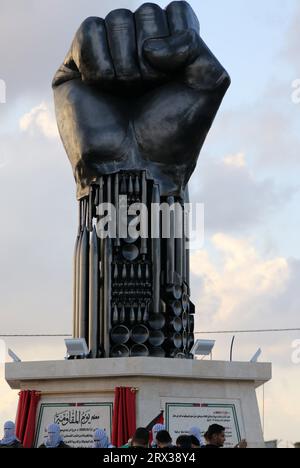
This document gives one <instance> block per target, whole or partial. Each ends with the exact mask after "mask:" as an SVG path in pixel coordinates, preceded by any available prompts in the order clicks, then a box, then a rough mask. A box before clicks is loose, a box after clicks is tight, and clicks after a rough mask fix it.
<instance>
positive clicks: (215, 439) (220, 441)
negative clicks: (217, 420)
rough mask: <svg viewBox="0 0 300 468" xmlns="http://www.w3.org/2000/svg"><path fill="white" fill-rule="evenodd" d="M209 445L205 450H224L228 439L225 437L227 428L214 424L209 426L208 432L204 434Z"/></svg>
mask: <svg viewBox="0 0 300 468" xmlns="http://www.w3.org/2000/svg"><path fill="white" fill-rule="evenodd" d="M204 437H205V440H206V441H207V444H206V445H205V447H204V448H214V449H217V448H222V447H224V444H225V441H226V437H225V427H223V426H219V424H213V425H212V426H209V428H208V431H207V432H206V434H204Z"/></svg>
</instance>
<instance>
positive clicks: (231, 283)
mask: <svg viewBox="0 0 300 468" xmlns="http://www.w3.org/2000/svg"><path fill="white" fill-rule="evenodd" d="M212 246H213V249H214V254H216V255H217V261H216V260H215V258H214V257H213V255H210V254H209V253H208V251H205V250H202V251H198V252H197V253H195V254H194V255H193V256H192V259H191V270H192V273H193V274H194V275H196V276H197V277H198V278H199V279H200V281H201V286H202V288H201V293H200V294H199V295H198V303H197V306H198V309H199V310H201V311H202V317H203V316H204V315H205V316H206V317H207V318H209V320H210V322H211V321H213V322H214V323H218V325H219V327H220V324H222V323H223V324H224V322H225V323H226V322H228V320H229V319H234V318H235V316H240V314H241V313H242V314H243V322H244V323H245V320H246V319H247V318H251V317H254V318H257V315H256V314H257V313H258V308H259V307H258V306H259V302H260V301H261V299H262V298H265V297H267V298H269V299H270V298H273V297H276V296H279V295H280V294H281V293H283V292H284V290H285V288H286V286H287V282H288V280H289V277H290V269H289V264H288V261H287V260H286V259H285V258H282V257H277V258H271V259H266V258H263V257H262V256H260V254H259V253H258V252H257V250H256V249H255V247H254V245H253V244H252V242H251V241H250V240H248V239H236V238H233V237H231V236H229V235H225V234H216V235H214V236H213V237H212Z"/></svg>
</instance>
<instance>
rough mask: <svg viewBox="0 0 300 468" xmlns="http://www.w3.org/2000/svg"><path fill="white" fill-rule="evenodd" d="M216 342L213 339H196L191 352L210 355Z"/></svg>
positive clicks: (197, 354)
mask: <svg viewBox="0 0 300 468" xmlns="http://www.w3.org/2000/svg"><path fill="white" fill-rule="evenodd" d="M215 343H216V342H215V341H213V340H196V342H195V344H194V346H193V348H192V350H191V353H192V354H193V355H194V356H210V355H211V353H212V350H213V348H214V346H215Z"/></svg>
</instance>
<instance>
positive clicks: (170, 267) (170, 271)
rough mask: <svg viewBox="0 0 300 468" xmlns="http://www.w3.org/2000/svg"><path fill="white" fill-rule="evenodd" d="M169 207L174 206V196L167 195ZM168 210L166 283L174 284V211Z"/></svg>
mask: <svg viewBox="0 0 300 468" xmlns="http://www.w3.org/2000/svg"><path fill="white" fill-rule="evenodd" d="M168 205H169V207H172V206H174V197H168ZM169 212H170V236H169V238H168V239H167V268H166V270H167V278H166V280H167V284H174V273H175V216H174V215H175V213H174V211H171V210H170V211H169Z"/></svg>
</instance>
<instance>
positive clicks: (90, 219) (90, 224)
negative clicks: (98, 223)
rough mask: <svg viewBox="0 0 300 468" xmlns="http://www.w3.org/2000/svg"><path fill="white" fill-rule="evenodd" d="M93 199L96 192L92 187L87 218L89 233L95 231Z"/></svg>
mask: <svg viewBox="0 0 300 468" xmlns="http://www.w3.org/2000/svg"><path fill="white" fill-rule="evenodd" d="M93 197H94V190H93V187H92V186H91V187H90V193H89V202H88V203H89V205H88V217H87V228H88V231H89V232H92V230H93V202H94V200H93Z"/></svg>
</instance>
